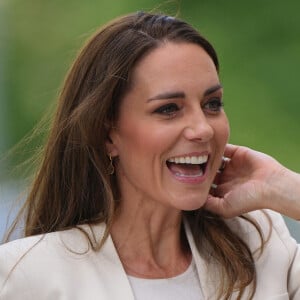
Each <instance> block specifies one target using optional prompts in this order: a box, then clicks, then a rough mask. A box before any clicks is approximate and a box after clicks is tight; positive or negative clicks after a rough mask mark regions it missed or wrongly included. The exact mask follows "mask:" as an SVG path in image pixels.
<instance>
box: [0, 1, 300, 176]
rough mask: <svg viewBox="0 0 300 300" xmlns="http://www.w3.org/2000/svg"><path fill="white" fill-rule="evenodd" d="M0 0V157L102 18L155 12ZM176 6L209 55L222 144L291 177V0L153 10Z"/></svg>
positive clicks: (294, 37)
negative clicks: (224, 119)
mask: <svg viewBox="0 0 300 300" xmlns="http://www.w3.org/2000/svg"><path fill="white" fill-rule="evenodd" d="M0 1H1V0H0ZM2 1H3V2H2V3H1V5H0V9H1V10H2V14H4V13H5V25H6V26H5V29H3V28H2V30H1V36H0V45H1V47H3V48H4V50H3V51H2V53H4V54H3V55H5V59H4V78H3V88H4V89H5V91H4V93H0V97H2V98H3V99H0V103H1V105H4V104H5V107H6V108H5V109H6V112H5V117H6V122H5V130H4V131H5V133H6V134H5V135H6V138H5V140H6V144H5V151H6V150H7V149H9V148H10V147H12V145H14V144H15V143H17V141H19V140H20V139H21V138H22V137H23V136H24V135H25V134H26V133H28V132H29V131H30V130H31V129H32V127H33V126H34V125H35V124H36V123H37V122H38V120H39V119H40V118H41V116H42V115H43V114H45V112H47V110H49V107H50V106H53V102H54V101H55V99H56V97H57V95H58V91H59V88H60V86H61V83H62V80H63V78H64V75H65V73H66V71H67V69H68V67H69V65H70V63H71V62H72V60H73V58H74V57H75V55H76V53H77V52H78V50H79V48H80V47H81V45H82V44H83V42H84V40H86V39H87V38H88V37H89V36H90V35H91V34H92V33H93V32H94V31H95V30H96V29H97V28H98V27H99V26H101V25H102V24H104V23H105V22H107V21H108V20H110V19H112V18H115V17H117V16H119V15H122V14H125V13H128V12H133V11H137V10H151V9H153V8H155V7H157V6H159V5H160V4H161V1H153V0H152V1H151V0H139V1H138V0H136V1H134V0H132V1H129V0H128V1H96V0H87V1H79V0H72V1H70V0H64V1H58V0H51V1H47V0H26V1H24V0H2ZM179 6H180V16H181V17H182V18H183V19H185V20H186V21H188V22H190V23H191V24H192V25H194V26H195V27H197V28H198V29H199V30H200V31H201V32H202V33H203V34H204V35H205V36H206V37H207V38H208V39H209V40H210V41H211V42H212V43H213V44H214V45H215V47H216V49H217V52H218V54H219V58H220V62H221V74H220V76H221V79H222V82H223V86H224V89H225V97H224V101H225V109H226V112H227V114H228V116H229V119H230V122H231V130H232V132H231V142H232V143H237V144H243V145H247V146H250V147H253V148H256V149H258V150H261V151H265V152H267V153H269V154H271V155H273V156H274V157H276V158H277V159H278V160H280V161H281V162H282V163H283V164H285V165H286V166H288V167H290V168H292V169H294V170H296V171H298V172H300V157H299V155H298V151H299V150H300V139H299V138H298V137H299V133H298V131H299V127H300V126H299V125H300V121H299V110H300V101H299V95H298V94H299V92H298V90H299V88H298V86H299V84H298V80H299V75H298V73H299V69H300V55H299V53H300V22H299V18H298V12H299V9H300V2H298V1H297V0H290V1H288V2H283V1H278V0H275V1H270V0H265V1H259V0H252V1H220V0H219V1H209V0H205V1H192V0H184V1H183V0H182V1H181V2H180V1H173V2H171V3H170V4H166V5H164V6H163V8H167V11H168V12H171V13H173V14H175V13H176V11H177V10H178V7H179ZM3 12H4V13H3ZM2 60H3V58H2ZM0 61H1V60H0ZM0 88H1V87H0ZM1 95H2V96H1ZM3 95H4V96H3ZM3 107H4V106H3ZM2 131H3V130H2ZM26 156H27V154H25V157H26ZM22 159H23V157H22V158H21V159H20V158H19V160H22ZM15 160H16V161H18V158H14V161H15Z"/></svg>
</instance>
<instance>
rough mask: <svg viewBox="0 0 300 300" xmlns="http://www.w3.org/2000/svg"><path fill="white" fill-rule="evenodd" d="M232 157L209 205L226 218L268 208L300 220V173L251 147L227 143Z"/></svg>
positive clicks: (220, 176)
mask: <svg viewBox="0 0 300 300" xmlns="http://www.w3.org/2000/svg"><path fill="white" fill-rule="evenodd" d="M225 155H226V156H227V157H228V158H230V162H228V163H227V165H226V167H225V169H224V171H223V172H222V173H221V174H219V175H218V178H216V182H217V183H218V188H217V189H216V190H214V191H212V192H213V194H214V196H213V195H211V196H209V198H208V201H207V202H206V204H205V208H206V209H208V210H210V211H213V212H215V213H217V214H220V215H222V216H224V217H234V216H238V215H241V214H243V213H246V212H249V211H252V210H257V209H263V208H268V209H272V210H275V211H277V212H279V213H282V214H284V215H286V216H288V217H290V218H293V219H296V220H300V174H297V173H295V172H293V171H291V170H289V169H287V168H285V167H284V166H282V165H281V164H280V163H279V162H277V161H276V160H275V159H274V158H272V157H270V156H268V155H266V154H264V153H261V152H258V151H254V150H252V149H249V148H247V147H242V146H235V145H227V147H226V151H225Z"/></svg>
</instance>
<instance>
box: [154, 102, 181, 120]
mask: <svg viewBox="0 0 300 300" xmlns="http://www.w3.org/2000/svg"><path fill="white" fill-rule="evenodd" d="M179 109H180V108H179V106H178V105H177V104H176V103H168V104H166V105H163V106H160V107H159V108H157V109H156V110H155V111H154V112H155V113H158V114H161V115H166V116H169V117H172V116H173V115H175V114H176V112H177V111H179Z"/></svg>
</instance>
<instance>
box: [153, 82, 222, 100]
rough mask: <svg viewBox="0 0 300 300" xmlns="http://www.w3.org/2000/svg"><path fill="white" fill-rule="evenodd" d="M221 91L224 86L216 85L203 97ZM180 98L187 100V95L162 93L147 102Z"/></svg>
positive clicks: (182, 93)
mask: <svg viewBox="0 0 300 300" xmlns="http://www.w3.org/2000/svg"><path fill="white" fill-rule="evenodd" d="M219 89H222V85H221V84H217V85H214V86H212V87H210V88H208V89H207V90H206V91H205V92H204V94H203V96H204V97H206V96H208V95H210V94H213V93H214V92H216V91H218V90H219ZM178 98H181V99H182V98H185V93H184V92H180V91H178V92H165V93H161V94H158V95H156V96H154V97H151V98H149V99H148V100H147V102H150V101H152V100H164V99H178Z"/></svg>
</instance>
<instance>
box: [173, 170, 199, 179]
mask: <svg viewBox="0 0 300 300" xmlns="http://www.w3.org/2000/svg"><path fill="white" fill-rule="evenodd" d="M175 175H176V176H179V177H186V178H195V177H199V176H202V175H203V171H202V170H200V172H199V173H198V174H193V175H187V174H182V173H178V172H177V173H175Z"/></svg>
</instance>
